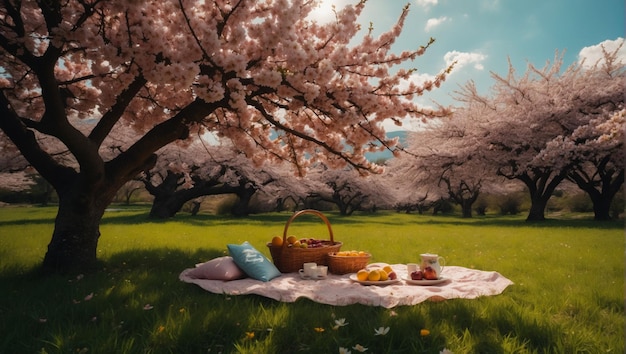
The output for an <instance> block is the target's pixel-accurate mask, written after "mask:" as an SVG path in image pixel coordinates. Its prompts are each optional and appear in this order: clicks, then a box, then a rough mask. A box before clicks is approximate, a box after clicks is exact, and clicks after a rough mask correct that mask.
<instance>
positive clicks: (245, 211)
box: [230, 188, 256, 216]
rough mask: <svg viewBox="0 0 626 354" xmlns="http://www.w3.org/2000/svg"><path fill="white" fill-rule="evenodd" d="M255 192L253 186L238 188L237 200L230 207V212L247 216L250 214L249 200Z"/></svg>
mask: <svg viewBox="0 0 626 354" xmlns="http://www.w3.org/2000/svg"><path fill="white" fill-rule="evenodd" d="M254 193H256V189H254V188H239V189H238V190H237V191H236V194H237V197H238V198H237V201H236V202H235V204H233V206H232V208H231V209H230V212H231V214H233V215H234V216H248V215H249V214H250V200H251V199H252V196H253V195H254Z"/></svg>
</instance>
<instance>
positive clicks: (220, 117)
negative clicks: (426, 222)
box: [0, 0, 449, 271]
mask: <svg viewBox="0 0 626 354" xmlns="http://www.w3.org/2000/svg"><path fill="white" fill-rule="evenodd" d="M316 4H317V1H309V0H291V1H288V0H267V1H251V0H213V1H199V0H197V1H196V0H163V1H153V2H144V1H139V2H138V1H126V0H111V1H100V0H67V1H63V2H56V1H47V2H40V1H34V0H24V1H5V2H4V3H3V7H2V8H0V52H1V54H0V67H2V70H3V71H2V73H1V74H0V92H1V95H0V128H1V129H2V131H3V132H4V133H5V134H6V136H8V138H9V139H10V140H11V141H12V143H13V144H14V145H15V147H16V148H17V149H18V150H19V151H20V152H21V154H22V155H23V156H24V157H25V158H26V160H28V162H29V163H30V164H31V165H32V166H33V167H34V168H36V169H37V171H38V172H39V173H40V174H41V175H42V176H43V177H44V178H45V179H46V180H48V181H49V182H50V183H51V184H52V186H53V187H54V188H55V190H56V191H57V194H58V195H59V209H58V215H57V218H56V220H55V227H54V231H53V235H52V240H51V242H50V244H49V245H48V249H47V253H46V255H45V257H44V260H43V268H44V269H45V270H51V271H59V270H71V269H82V270H84V269H86V268H88V267H91V266H94V265H95V264H96V248H97V244H98V239H99V237H100V229H99V224H100V220H101V218H102V215H103V213H104V210H105V208H106V206H107V205H108V204H109V203H110V202H111V200H112V199H113V198H114V196H115V194H116V192H117V190H118V189H119V188H120V187H121V186H122V185H124V184H125V183H126V182H127V181H129V180H131V179H132V178H134V177H135V176H136V175H137V174H138V173H140V172H141V171H144V170H147V169H150V167H152V166H154V164H155V163H156V160H157V155H156V154H155V152H157V151H158V150H159V149H161V148H162V147H164V146H166V145H168V144H170V143H171V142H174V141H176V140H181V139H182V140H184V139H188V138H189V137H190V135H192V133H203V132H206V131H209V132H212V133H214V134H216V135H217V136H219V137H220V138H223V139H231V140H233V141H235V142H236V145H237V146H238V148H239V149H241V151H243V152H244V153H245V154H246V155H247V156H248V157H250V158H251V159H252V160H253V161H254V163H256V164H259V165H260V164H262V163H263V162H265V161H269V162H273V161H277V160H286V161H289V162H290V163H292V164H293V166H294V167H295V169H296V170H297V171H299V172H300V173H304V172H305V170H306V168H307V167H308V166H309V165H310V164H311V163H316V162H318V161H325V162H326V163H327V164H329V165H330V166H332V167H340V166H343V165H346V164H348V165H351V166H354V167H355V168H358V169H373V170H376V169H377V167H376V166H374V165H372V164H371V163H370V162H369V161H367V159H366V158H365V157H364V154H365V153H366V152H368V151H379V150H381V149H385V148H393V146H394V144H395V140H393V139H388V138H387V137H386V134H385V130H384V128H383V126H382V124H381V123H382V122H384V121H386V120H388V119H396V120H398V121H399V119H404V118H405V117H407V116H408V117H415V118H418V119H423V118H425V117H426V118H427V117H430V116H433V115H436V114H439V113H443V112H434V111H433V110H430V109H423V108H421V107H419V106H418V105H417V104H416V103H415V102H414V101H413V100H412V99H413V98H414V97H415V96H416V95H421V94H423V93H424V92H425V91H427V90H430V89H433V88H436V87H438V86H439V85H440V84H441V82H442V81H443V80H444V79H445V77H446V74H447V73H448V72H449V70H444V71H443V72H442V73H440V74H439V75H437V76H436V79H434V80H433V81H429V82H426V83H423V84H419V83H414V82H412V83H410V84H409V85H405V84H404V83H403V84H402V85H400V83H401V81H406V80H407V79H409V77H410V74H411V70H406V69H402V68H400V67H399V66H398V65H400V64H402V63H404V62H407V61H410V60H414V59H416V58H417V57H419V56H421V55H422V54H424V52H425V51H426V50H427V48H428V47H429V45H430V44H431V42H432V41H429V40H426V41H425V43H424V45H423V46H417V48H416V49H415V50H414V51H404V52H401V53H393V52H392V51H391V48H392V46H393V44H394V41H395V39H396V38H397V37H398V35H399V34H400V33H401V31H402V28H403V25H404V21H405V19H406V15H407V13H408V6H407V7H405V8H404V9H403V10H401V11H399V19H398V21H397V23H396V24H395V25H394V26H393V28H391V29H390V30H389V31H387V32H384V33H382V34H381V35H380V36H378V37H374V36H372V35H371V32H370V31H366V30H364V31H365V33H364V34H363V36H362V37H360V38H357V34H358V33H363V32H359V30H361V27H360V25H359V24H358V22H357V18H358V16H359V15H360V13H361V11H362V9H363V8H364V6H365V2H364V1H360V2H358V3H357V4H356V5H354V6H352V5H350V6H346V7H345V8H344V9H341V10H338V11H337V14H336V19H335V21H332V22H330V23H327V24H319V23H317V22H315V21H313V20H311V19H308V18H307V16H308V14H309V13H310V12H311V10H312V9H313V8H314V7H315V6H316ZM448 69H449V68H448ZM115 129H118V130H123V131H125V132H126V133H129V134H130V133H131V132H132V133H133V134H134V138H133V139H131V140H129V141H130V143H129V144H128V145H124V146H120V148H119V149H118V151H116V153H115V154H114V156H112V157H107V158H105V157H104V155H103V152H102V150H103V147H104V146H105V145H106V143H105V142H106V140H107V139H109V138H111V133H112V132H113V131H114V130H115ZM42 135H45V136H49V137H51V138H53V139H57V140H59V141H60V142H61V143H62V144H63V145H64V146H65V147H66V149H67V152H68V153H69V154H70V155H71V156H72V158H73V159H74V161H75V165H68V164H64V163H63V162H62V161H60V160H59V159H57V158H56V157H55V156H54V155H52V154H51V152H50V151H47V150H46V149H45V148H44V147H43V146H42V145H41V144H39V143H38V138H39V137H40V136H42ZM371 141H376V142H377V143H378V144H368V143H369V142H371Z"/></svg>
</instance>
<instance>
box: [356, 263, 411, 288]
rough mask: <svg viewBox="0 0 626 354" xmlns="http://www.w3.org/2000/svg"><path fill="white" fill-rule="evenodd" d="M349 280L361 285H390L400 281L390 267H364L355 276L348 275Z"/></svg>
mask: <svg viewBox="0 0 626 354" xmlns="http://www.w3.org/2000/svg"><path fill="white" fill-rule="evenodd" d="M350 280H352V281H355V282H357V283H359V284H361V285H378V286H382V285H390V284H395V283H397V282H399V281H400V279H398V276H397V274H396V272H394V271H393V269H392V268H391V267H390V266H388V265H387V266H384V267H369V266H368V267H366V268H364V269H361V270H359V271H358V272H356V274H351V275H350Z"/></svg>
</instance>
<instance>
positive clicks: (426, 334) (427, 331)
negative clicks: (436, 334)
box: [420, 329, 430, 337]
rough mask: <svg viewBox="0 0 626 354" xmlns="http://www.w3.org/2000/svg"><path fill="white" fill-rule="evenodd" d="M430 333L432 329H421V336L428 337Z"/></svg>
mask: <svg viewBox="0 0 626 354" xmlns="http://www.w3.org/2000/svg"><path fill="white" fill-rule="evenodd" d="M429 335H430V331H429V330H427V329H420V336H422V337H427V336H429Z"/></svg>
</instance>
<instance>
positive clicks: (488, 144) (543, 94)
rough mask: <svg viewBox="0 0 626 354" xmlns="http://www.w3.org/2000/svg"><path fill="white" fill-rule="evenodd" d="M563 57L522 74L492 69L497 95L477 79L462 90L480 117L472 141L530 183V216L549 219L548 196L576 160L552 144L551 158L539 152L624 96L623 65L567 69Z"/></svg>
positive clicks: (502, 168)
mask: <svg viewBox="0 0 626 354" xmlns="http://www.w3.org/2000/svg"><path fill="white" fill-rule="evenodd" d="M611 55H612V54H608V56H611ZM605 59H606V58H605ZM562 63H563V60H562V57H560V56H559V55H558V54H557V55H556V56H555V59H554V61H553V62H552V63H548V64H546V66H545V67H543V68H537V67H535V66H534V65H532V64H529V65H528V68H527V71H526V72H525V73H524V75H522V76H521V77H518V76H517V75H516V73H515V69H514V68H513V66H512V65H510V66H509V72H508V74H507V75H506V76H500V75H497V74H493V75H492V76H493V78H494V80H495V84H494V86H493V87H492V96H483V95H480V94H478V92H477V90H476V87H475V85H474V84H473V82H469V83H468V84H467V85H466V86H465V87H464V89H463V90H462V91H461V92H460V95H459V100H460V101H461V102H464V103H465V104H466V108H467V109H468V110H475V111H476V112H477V113H476V114H475V116H477V117H481V120H480V122H478V124H477V125H476V129H475V130H474V132H473V134H472V137H471V138H470V139H469V140H468V142H470V143H471V141H472V140H474V141H476V142H479V143H480V144H481V145H482V150H483V153H484V156H485V158H486V160H487V161H488V162H489V163H490V164H491V165H492V166H496V167H497V173H498V174H499V175H501V176H504V177H506V178H508V179H510V180H519V181H521V182H523V183H524V185H525V186H526V187H527V189H528V192H529V194H530V199H531V207H530V211H529V214H528V217H527V220H528V221H538V220H544V219H545V208H546V205H547V203H548V200H549V199H550V197H551V196H552V193H553V192H554V190H555V189H556V188H557V186H558V185H559V184H560V183H561V182H562V181H563V180H565V179H566V178H568V174H569V173H570V171H571V169H572V168H573V167H572V166H573V164H574V163H575V161H573V160H572V159H571V154H570V151H569V150H561V149H552V151H553V154H551V156H552V157H551V158H545V156H548V155H545V156H544V158H537V157H538V156H539V155H540V154H542V151H544V149H546V147H547V146H548V144H550V142H552V141H553V140H554V139H557V138H558V137H567V136H570V135H572V134H573V133H574V131H576V130H577V129H578V128H579V127H581V126H585V125H587V124H588V123H589V122H590V121H591V120H592V119H594V118H595V117H597V116H598V115H602V114H605V113H606V112H612V111H615V110H618V109H619V107H620V106H621V105H622V104H623V100H624V91H623V82H624V81H623V71H621V70H620V71H611V74H609V73H606V74H604V75H602V74H601V71H602V70H604V69H603V67H602V66H599V65H596V66H594V67H593V68H592V69H585V68H584V67H583V66H582V65H580V64H572V65H571V66H569V67H568V68H565V69H563V68H562ZM616 73H619V74H616ZM557 151H558V154H554V153H555V152H557Z"/></svg>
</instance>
